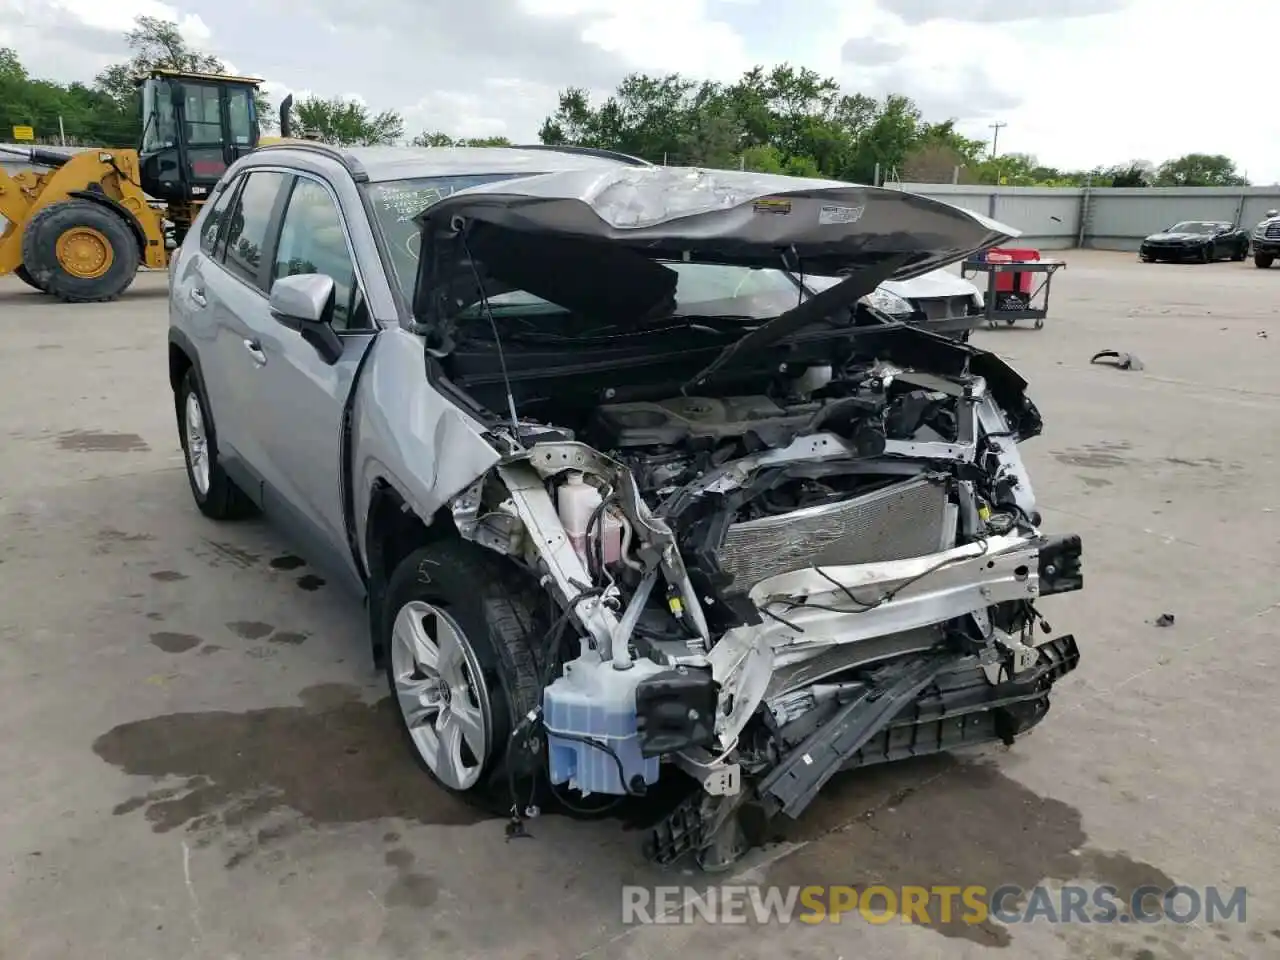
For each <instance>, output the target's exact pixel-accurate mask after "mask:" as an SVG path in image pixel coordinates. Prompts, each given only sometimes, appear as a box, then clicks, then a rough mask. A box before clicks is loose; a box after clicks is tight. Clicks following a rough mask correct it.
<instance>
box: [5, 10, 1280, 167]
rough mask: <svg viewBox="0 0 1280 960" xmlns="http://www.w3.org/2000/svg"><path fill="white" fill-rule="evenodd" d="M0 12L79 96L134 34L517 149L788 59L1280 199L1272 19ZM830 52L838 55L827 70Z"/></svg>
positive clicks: (32, 54)
mask: <svg viewBox="0 0 1280 960" xmlns="http://www.w3.org/2000/svg"><path fill="white" fill-rule="evenodd" d="M793 7H794V9H790V8H789V9H788V10H786V11H785V12H782V11H781V8H779V7H777V6H776V5H771V4H764V3H759V2H757V0H644V2H642V0H467V2H466V3H463V4H458V3H456V2H455V0H368V3H366V4H363V5H359V4H351V3H350V2H348V0H290V2H289V3H287V4H262V3H259V2H256V0H253V2H251V0H168V2H164V0H115V2H106V0H0V42H3V43H5V44H7V45H11V46H14V47H15V48H16V49H18V50H19V52H20V54H21V56H22V58H23V61H24V63H26V64H27V66H28V68H29V69H30V70H31V71H32V72H33V73H34V74H35V75H37V76H47V77H50V78H52V79H57V80H62V81H67V80H72V79H78V80H82V81H87V80H91V79H92V77H93V75H94V74H95V73H96V72H97V71H99V70H101V69H102V67H104V66H106V65H107V64H108V63H111V62H116V61H119V60H122V59H124V57H125V55H126V54H127V51H126V50H125V47H124V41H123V34H124V31H125V30H126V29H128V27H129V25H130V24H131V22H132V19H133V17H134V16H136V15H138V14H147V15H152V16H163V17H166V18H168V19H174V20H176V21H177V22H179V23H180V24H182V29H183V32H184V35H185V36H186V37H187V38H188V39H189V40H190V41H191V42H192V43H194V44H196V45H198V46H200V47H201V48H203V49H205V50H207V51H209V52H210V53H214V54H216V55H218V56H219V57H222V58H223V59H224V60H225V61H226V62H232V61H234V63H235V64H236V65H237V66H238V67H239V68H240V69H241V70H243V71H245V72H247V73H248V74H250V75H252V76H260V77H266V78H268V80H269V81H270V82H269V84H268V86H267V91H268V93H269V94H270V95H271V96H272V98H273V99H274V100H275V102H277V103H278V102H279V99H280V97H281V96H282V95H283V92H284V91H287V90H289V89H292V90H293V91H294V93H295V96H298V97H300V96H301V92H302V91H306V92H314V93H316V94H317V95H318V96H324V97H331V96H343V95H351V91H359V95H360V96H361V98H362V99H363V100H364V101H366V102H367V103H368V104H369V106H370V107H371V108H372V109H374V110H383V109H387V108H395V109H399V110H401V111H402V112H403V113H404V115H405V120H406V132H407V133H409V134H410V135H412V134H415V133H417V132H419V131H420V130H423V129H427V130H442V131H445V132H448V133H452V134H454V135H455V136H485V135H494V134H502V135H506V136H509V137H511V138H512V139H513V140H516V141H521V140H532V139H534V138H535V137H536V134H537V129H538V127H539V125H540V124H541V122H542V120H543V119H544V118H545V117H546V116H547V115H549V114H551V113H552V112H554V110H555V107H556V94H557V91H558V90H561V89H563V88H565V87H568V86H581V87H586V88H587V89H588V90H591V91H593V92H594V93H596V94H597V95H602V94H606V93H607V92H609V91H610V90H611V89H612V88H613V87H614V86H615V85H616V84H617V83H618V81H619V80H621V79H622V77H623V76H624V75H625V74H627V73H629V72H633V71H642V72H648V73H663V72H667V71H679V72H682V73H684V74H686V75H687V76H692V77H707V78H712V79H719V80H732V79H734V78H736V77H737V76H738V75H740V73H741V72H742V71H743V70H745V69H747V68H748V67H750V66H753V65H755V64H757V63H759V64H762V65H765V66H769V65H772V64H776V63H779V62H782V61H789V62H791V63H792V64H794V65H796V66H805V67H809V68H810V69H813V70H816V71H818V72H819V73H820V74H822V75H824V76H834V77H837V78H839V79H840V80H841V82H842V83H843V84H844V85H845V88H846V90H848V91H849V92H854V91H861V92H866V93H875V94H881V93H884V92H889V91H892V92H898V93H904V94H907V95H909V96H911V97H913V98H915V99H916V100H917V102H918V103H919V104H920V105H921V107H922V109H923V110H924V111H925V115H926V118H927V119H930V120H943V119H947V118H948V117H955V118H956V119H957V120H958V122H959V124H960V127H961V129H963V130H964V131H965V132H967V133H969V134H970V135H972V136H980V137H984V138H985V137H989V136H990V130H989V129H988V124H990V123H991V122H992V120H994V119H998V120H1002V121H1005V122H1006V123H1007V124H1008V126H1007V127H1005V128H1004V129H1003V130H1002V131H1001V133H1000V147H1001V150H1002V152H1003V151H1005V150H1010V151H1013V150H1016V151H1021V152H1027V153H1032V154H1035V155H1036V156H1037V157H1039V159H1040V160H1041V161H1042V162H1044V163H1048V164H1052V165H1055V166H1062V167H1077V168H1079V167H1090V166H1093V165H1106V164H1111V163H1121V162H1126V161H1128V160H1131V159H1133V158H1136V157H1147V158H1150V159H1152V160H1154V161H1156V162H1159V161H1161V160H1164V159H1166V158H1169V157H1173V156H1177V155H1180V154H1183V153H1187V152H1190V151H1206V152H1215V153H1217V152H1220V153H1226V154H1228V155H1229V156H1231V157H1232V158H1234V159H1235V160H1236V161H1237V163H1238V164H1239V165H1240V166H1241V167H1242V168H1244V169H1245V170H1247V172H1248V174H1249V175H1250V177H1251V178H1253V179H1254V180H1256V181H1261V182H1272V181H1275V180H1280V153H1278V152H1277V151H1276V149H1275V144H1276V143H1277V142H1280V117H1277V114H1276V113H1275V111H1272V110H1269V109H1268V108H1267V105H1266V104H1267V101H1266V97H1265V94H1262V93H1258V92H1257V90H1258V89H1259V88H1258V84H1259V83H1263V84H1264V86H1265V78H1266V76H1267V74H1266V69H1267V65H1269V64H1270V62H1271V60H1272V59H1273V48H1274V44H1275V37H1276V36H1277V35H1278V34H1280V7H1275V6H1274V5H1273V4H1265V3H1263V2H1262V0H1215V2H1214V3H1213V4H1212V5H1210V6H1204V5H1193V4H1191V3H1170V2H1168V0H1055V2H1053V3H1049V2H1048V0H1020V2H1017V3H1013V2H1008V0H969V2H968V3H960V2H958V0H806V2H805V4H804V5H803V8H802V9H803V13H802V14H801V13H799V12H797V11H798V10H800V9H801V7H800V6H798V5H793ZM842 53H845V54H847V55H844V56H842Z"/></svg>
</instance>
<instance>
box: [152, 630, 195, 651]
mask: <svg viewBox="0 0 1280 960" xmlns="http://www.w3.org/2000/svg"><path fill="white" fill-rule="evenodd" d="M202 643H204V641H203V640H201V639H200V638H199V637H196V636H192V635H191V634H189V633H169V632H168V631H161V632H159V633H153V634H152V635H151V644H152V646H155V647H159V648H160V649H161V650H163V651H164V652H165V653H186V652H187V651H188V650H194V649H195V648H196V647H198V646H200V644H202Z"/></svg>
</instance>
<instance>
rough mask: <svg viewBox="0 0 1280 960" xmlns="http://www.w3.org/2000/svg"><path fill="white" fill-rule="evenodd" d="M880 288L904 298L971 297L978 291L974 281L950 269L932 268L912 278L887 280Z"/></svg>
mask: <svg viewBox="0 0 1280 960" xmlns="http://www.w3.org/2000/svg"><path fill="white" fill-rule="evenodd" d="M880 289H882V290H887V291H889V292H890V293H893V294H897V295H898V296H899V297H902V298H903V299H904V300H913V299H927V298H932V297H971V296H973V295H974V294H975V293H976V292H978V289H977V287H975V286H974V285H973V283H972V282H970V281H968V280H965V279H964V278H963V277H961V276H960V275H959V274H955V273H952V272H951V271H949V270H932V271H930V272H929V273H926V274H923V275H922V276H919V277H912V278H911V279H910V280H886V281H885V282H884V283H882V284H880Z"/></svg>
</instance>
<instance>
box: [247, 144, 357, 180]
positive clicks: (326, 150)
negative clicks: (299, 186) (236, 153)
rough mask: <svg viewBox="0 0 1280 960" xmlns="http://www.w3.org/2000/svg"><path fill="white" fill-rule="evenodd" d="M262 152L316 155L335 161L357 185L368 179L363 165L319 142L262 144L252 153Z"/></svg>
mask: <svg viewBox="0 0 1280 960" xmlns="http://www.w3.org/2000/svg"><path fill="white" fill-rule="evenodd" d="M264 150H301V151H302V152H304V153H318V154H321V155H323V156H326V157H329V158H330V159H332V160H337V161H338V162H339V163H340V164H342V165H343V166H344V167H346V168H347V172H348V173H350V174H351V178H352V179H353V180H355V181H357V182H358V183H363V182H365V181H366V180H368V179H369V171H367V170H366V169H365V168H364V164H362V163H361V162H360V161H359V160H357V159H356V158H355V157H353V156H352V155H351V154H349V153H347V152H346V151H345V150H340V149H338V148H337V147H335V146H331V145H330V144H327V143H323V142H321V141H319V140H292V139H291V140H281V141H278V142H276V143H266V144H263V145H261V146H259V147H258V149H257V150H256V151H254V152H255V153H259V152H262V151H264Z"/></svg>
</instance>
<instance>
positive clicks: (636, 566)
mask: <svg viewBox="0 0 1280 960" xmlns="http://www.w3.org/2000/svg"><path fill="white" fill-rule="evenodd" d="M681 176H685V177H686V178H690V177H691V175H689V174H688V172H684V173H683V174H681ZM594 177H595V178H596V182H594V183H584V182H577V183H575V182H574V181H573V179H572V177H569V178H566V177H565V176H564V175H556V176H551V177H546V178H535V179H534V180H530V181H528V184H527V185H526V186H524V187H522V188H521V190H520V191H519V192H516V191H515V189H514V188H513V186H512V184H510V183H507V184H503V185H501V186H500V187H498V188H495V189H493V190H484V189H481V190H478V191H474V192H472V191H468V192H467V193H466V194H458V195H456V196H455V197H453V198H451V199H450V200H449V201H446V202H444V203H441V204H438V205H437V206H436V207H433V208H431V209H429V210H428V211H427V213H426V214H425V215H424V217H423V220H422V231H423V235H422V241H423V243H422V250H423V256H422V261H421V263H422V271H423V273H422V274H421V275H420V278H419V290H430V291H432V294H431V295H430V296H429V297H428V296H426V295H423V296H420V297H419V298H418V303H417V304H416V315H417V323H418V327H417V329H418V332H420V333H423V334H424V335H425V336H426V339H427V342H428V348H429V352H430V356H431V359H430V363H431V365H432V369H433V370H434V371H435V372H436V373H437V374H438V375H439V376H440V378H441V381H442V382H447V383H448V384H449V388H450V389H451V390H454V391H456V394H457V396H459V397H462V398H465V402H467V403H469V404H472V405H473V408H474V409H475V410H477V411H480V415H481V416H483V417H485V418H487V422H488V423H489V427H490V438H491V442H492V443H493V444H494V446H495V448H497V449H498V450H500V452H501V453H502V458H501V460H500V462H499V463H498V464H497V465H496V466H495V467H494V468H493V469H492V470H491V471H490V472H489V473H488V474H486V475H484V476H482V477H479V478H477V479H476V481H475V483H474V484H473V485H472V486H471V487H470V488H469V489H468V490H466V491H464V492H463V493H462V494H461V495H459V496H458V497H457V498H456V499H455V500H454V501H453V502H452V509H453V515H454V520H455V523H456V525H457V527H458V530H459V531H460V533H461V534H462V536H464V537H466V538H468V539H471V540H474V541H475V542H477V543H479V544H481V545H483V546H486V547H488V548H490V549H493V550H495V551H498V552H500V553H502V554H505V555H508V556H510V557H512V558H513V559H514V560H516V561H517V562H520V563H522V564H524V565H526V566H527V567H528V568H529V569H530V570H531V571H532V572H533V573H534V574H535V575H536V576H537V577H538V578H539V582H540V583H541V584H542V586H543V588H544V589H545V590H546V592H547V593H548V594H549V595H550V596H551V597H552V598H553V599H554V601H555V603H556V605H557V607H558V609H559V610H560V611H561V617H560V622H559V624H558V629H556V630H553V631H551V634H549V636H548V639H547V641H546V644H547V649H541V650H539V651H537V655H538V658H539V659H540V661H545V662H546V663H547V670H546V674H545V675H546V677H547V683H546V685H545V688H544V689H543V691H542V705H541V713H540V716H539V717H538V718H537V720H538V722H539V723H540V725H541V726H542V727H543V728H544V730H545V734H546V735H545V738H542V741H541V744H540V749H544V750H545V758H544V760H543V761H542V762H543V763H545V768H546V772H547V774H548V776H549V779H550V781H551V783H552V784H558V785H565V786H567V787H570V788H573V789H576V790H578V791H580V792H581V793H583V794H611V795H618V796H621V795H628V794H631V795H634V794H640V793H643V792H644V791H645V790H646V788H648V787H649V786H651V785H652V784H654V783H655V782H656V781H657V780H658V779H659V777H660V775H662V773H663V771H664V768H670V767H675V768H678V769H679V770H681V771H682V772H683V774H684V775H686V776H687V777H688V778H690V784H691V790H690V796H689V798H688V800H687V801H686V802H685V803H683V804H681V805H680V806H679V807H677V808H676V809H675V811H674V812H673V813H672V814H671V815H670V816H669V817H667V818H666V819H665V820H664V821H663V822H662V823H661V824H660V825H659V826H658V827H657V828H656V829H655V830H654V831H653V834H652V836H651V838H650V842H649V854H650V856H651V857H652V858H653V859H655V860H657V861H659V862H663V863H667V862H671V861H674V860H675V859H677V858H679V857H682V856H684V855H686V854H690V855H693V856H694V857H696V858H697V860H698V862H699V863H700V864H701V865H702V866H703V867H704V868H706V869H715V868H721V867H724V866H726V865H727V864H729V863H731V862H733V861H734V860H735V859H736V858H737V857H738V856H739V855H740V854H741V853H742V852H743V851H744V850H745V849H746V848H747V847H749V846H750V845H751V843H753V842H755V841H757V840H759V839H760V834H759V833H758V832H757V831H756V829H755V827H758V825H759V824H761V823H767V822H768V820H769V819H771V818H773V817H776V816H779V815H781V816H786V817H796V816H799V815H800V814H801V813H802V812H803V811H804V810H805V809H806V807H807V806H808V804H809V803H810V802H811V801H812V799H813V798H814V797H815V796H816V795H817V793H818V792H819V791H820V790H821V788H822V787H823V785H824V784H825V783H826V782H827V781H828V780H829V779H830V778H831V777H832V776H833V775H834V774H835V773H837V772H839V771H841V770H846V769H850V768H854V767H860V766H867V765H871V764H875V763H883V762H887V761H891V760H896V759H901V758H905V757H910V756H919V755H922V754H928V753H934V752H938V751H943V750H949V749H952V748H956V747H961V746H970V745H974V744H981V743H986V742H1004V743H1010V742H1012V741H1013V739H1014V738H1015V737H1016V736H1017V735H1018V734H1020V733H1022V732H1024V731H1026V730H1028V729H1029V728H1031V727H1032V726H1034V725H1035V724H1036V723H1038V722H1039V721H1040V720H1041V719H1042V718H1043V717H1044V715H1045V713H1046V712H1047V710H1048V707H1049V700H1048V695H1049V690H1050V688H1051V687H1052V685H1053V683H1054V681H1056V680H1057V679H1058V678H1059V677H1061V676H1062V675H1063V674H1065V673H1067V672H1069V671H1070V670H1072V669H1073V668H1074V667H1075V666H1076V664H1077V661H1078V657H1079V653H1078V650H1077V648H1076V643H1075V640H1074V639H1073V638H1072V637H1071V636H1070V635H1063V636H1057V637H1055V636H1053V635H1052V633H1051V632H1050V628H1049V625H1048V624H1047V623H1046V622H1045V621H1044V620H1043V618H1042V617H1041V616H1040V613H1039V611H1038V610H1037V606H1036V604H1037V602H1038V600H1039V599H1040V598H1041V597H1042V596H1046V595H1049V594H1054V593H1062V592H1067V591H1072V590H1078V589H1080V588H1081V586H1082V579H1081V573H1080V554H1081V546H1080V540H1079V538H1078V537H1075V536H1047V535H1045V534H1043V533H1042V532H1041V531H1040V530H1039V523H1040V516H1039V514H1038V512H1037V508H1036V500H1035V494H1034V490H1033V487H1032V483H1031V480H1030V477H1029V476H1028V474H1027V471H1026V468H1025V466H1024V464H1023V461H1022V458H1021V455H1020V453H1019V447H1018V444H1019V443H1020V442H1021V441H1023V440H1026V439H1028V438H1030V437H1033V436H1035V435H1037V434H1038V433H1039V432H1040V430H1041V421H1040V416H1039V413H1038V412H1037V410H1036V408H1035V406H1034V404H1032V402H1031V401H1030V399H1029V398H1028V397H1027V395H1026V392H1025V388H1026V383H1025V382H1024V381H1023V380H1022V378H1021V377H1019V376H1018V375H1017V374H1016V373H1015V372H1014V371H1013V370H1012V369H1010V368H1009V367H1008V366H1007V365H1006V364H1005V363H1004V362H1003V361H1002V360H1000V359H999V358H998V357H996V356H994V355H992V354H990V353H987V352H985V351H982V350H979V349H976V348H974V347H971V346H968V345H966V344H961V343H958V342H955V341H951V340H947V339H945V338H942V337H938V336H935V335H933V334H930V333H928V332H926V331H922V330H919V329H915V328H912V327H910V326H907V325H903V324H898V323H893V322H891V321H889V320H888V319H887V318H886V317H884V316H883V315H881V314H878V313H877V312H876V311H875V310H873V309H869V308H868V307H867V306H866V305H865V304H862V303H860V302H859V301H860V300H861V299H862V298H863V297H864V296H865V295H866V294H867V293H869V292H870V291H871V290H874V289H875V287H876V285H878V284H879V283H880V282H882V281H883V280H885V279H888V278H897V277H902V276H906V275H912V274H914V273H917V272H922V271H925V270H931V269H935V268H936V267H937V266H939V265H944V264H946V263H949V262H954V261H955V260H958V259H961V258H962V257H964V256H965V255H967V254H968V253H969V252H971V251H972V250H974V249H981V248H982V247H984V246H989V245H992V244H994V243H997V242H1000V241H1001V240H1003V239H1005V238H1006V237H1008V236H1010V235H1012V233H1013V232H1012V231H1008V230H1007V228H1003V227H1000V225H998V224H993V223H992V222H990V221H987V220H985V219H984V218H981V217H978V216H976V215H973V214H969V213H968V212H966V211H960V210H957V209H956V208H952V207H947V206H946V205H943V204H934V203H932V202H930V201H925V200H923V199H922V198H915V197H910V195H904V194H900V193H897V192H894V191H878V190H874V189H869V188H862V187H856V188H855V187H850V186H848V185H839V186H834V185H831V184H827V183H821V182H819V183H816V184H815V183H810V182H806V181H794V180H790V179H786V178H761V177H753V176H751V175H732V176H731V175H727V174H719V173H717V174H705V173H702V174H699V175H698V177H701V178H705V177H713V178H714V182H713V183H710V184H708V183H706V182H704V181H703V180H701V179H686V180H685V181H680V180H678V179H674V178H675V177H676V175H675V174H672V173H668V172H664V171H662V170H661V169H655V170H643V169H629V170H625V171H620V172H618V173H616V174H610V175H609V177H611V178H612V179H609V180H608V182H607V183H602V182H600V180H601V178H602V177H603V175H601V174H599V173H596V174H594ZM796 184H799V186H796ZM784 188H787V189H784ZM681 189H684V190H685V193H683V194H681V193H678V191H680V190H681ZM673 193H675V194H676V196H677V197H678V198H683V199H682V200H681V199H677V201H675V202H673V201H672V200H671V196H672V194H673ZM468 194H469V195H468ZM659 198H661V199H659ZM681 202H683V203H684V206H683V207H681V205H680V204H681ZM646 205H648V206H646ZM659 207H661V209H662V210H663V211H665V213H664V214H663V215H658V214H656V213H647V212H646V210H649V209H650V208H651V209H652V210H657V209H658V208H659ZM842 211H843V212H842ZM789 217H790V218H795V219H793V220H788V218H789ZM689 264H705V265H708V266H711V267H713V268H714V267H716V266H719V267H726V266H727V267H731V268H734V269H739V270H741V271H743V275H742V277H741V279H740V283H739V287H738V288H735V291H734V296H735V297H736V296H738V293H739V290H740V288H741V285H742V284H747V283H756V284H757V285H759V284H760V283H762V282H763V281H762V280H761V278H760V274H761V272H764V273H767V274H770V275H774V274H776V277H775V278H774V279H776V280H777V281H778V282H779V283H782V284H785V283H786V282H787V280H788V279H790V278H793V275H795V274H800V273H804V272H824V271H825V272H826V273H828V274H830V275H837V274H838V275H840V276H841V278H842V279H841V282H839V283H837V284H835V285H834V286H833V287H830V288H828V289H826V290H824V291H823V292H822V293H819V294H817V295H806V294H805V290H804V287H803V285H802V284H796V285H795V286H794V288H785V287H782V288H779V289H784V288H785V289H794V290H795V293H794V294H791V296H793V297H794V300H793V301H790V302H788V304H787V305H786V306H783V307H782V308H780V309H770V310H755V311H754V315H741V314H733V313H729V312H727V311H725V310H718V311H716V310H711V311H706V312H701V311H695V310H693V309H691V308H688V307H687V305H686V306H684V307H682V296H681V291H682V287H684V285H685V281H686V279H687V277H688V276H689V275H691V274H690V273H689V272H688V271H689V269H690V268H689V267H688V266H687V265H689ZM681 265H685V266H684V270H685V271H686V272H681ZM673 275H674V276H673ZM693 275H695V276H696V272H695V273H694V274H693ZM701 279H702V278H700V277H698V280H699V282H701ZM735 282H738V281H736V280H735ZM769 282H772V280H770V281H769ZM757 288H758V289H763V288H760V287H757ZM770 290H772V288H770ZM512 292H514V293H515V296H514V297H511V296H509V295H510V294H511V293H512ZM770 295H771V294H770ZM504 296H505V297H507V299H505V300H503V299H502V298H503V297H504ZM753 296H757V299H756V300H754V301H753V304H754V305H755V306H759V304H760V303H761V302H762V301H761V300H760V299H759V297H758V295H753ZM684 299H686V300H687V298H684ZM768 299H769V297H764V300H766V301H767V300H768ZM702 302H703V303H704V304H705V303H706V302H708V301H706V300H703V301H702ZM734 302H735V303H736V302H738V301H736V300H735V301H734ZM504 348H505V349H504ZM494 411H502V412H501V413H498V412H494ZM504 414H505V416H504ZM442 455H444V456H447V451H443V452H442ZM565 631H570V632H571V633H573V634H576V635H577V638H578V640H577V643H576V644H564V643H562V642H561V640H562V634H563V633H564V632H565ZM535 642H543V641H542V640H541V638H535ZM753 825H754V826H753Z"/></svg>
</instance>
